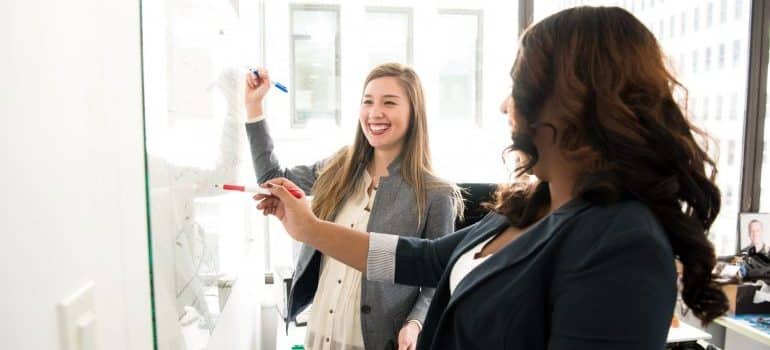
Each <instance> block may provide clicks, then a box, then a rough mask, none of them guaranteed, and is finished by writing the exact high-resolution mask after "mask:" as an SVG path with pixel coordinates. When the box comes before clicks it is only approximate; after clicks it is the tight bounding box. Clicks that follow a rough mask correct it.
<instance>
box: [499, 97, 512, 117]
mask: <svg viewBox="0 0 770 350" xmlns="http://www.w3.org/2000/svg"><path fill="white" fill-rule="evenodd" d="M508 108H511V96H507V97H505V99H503V103H501V104H500V112H502V113H503V114H508Z"/></svg>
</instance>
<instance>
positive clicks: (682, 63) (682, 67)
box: [677, 52, 687, 73]
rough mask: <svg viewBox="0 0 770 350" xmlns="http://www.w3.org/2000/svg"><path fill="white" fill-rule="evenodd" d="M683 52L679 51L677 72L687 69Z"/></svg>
mask: <svg viewBox="0 0 770 350" xmlns="http://www.w3.org/2000/svg"><path fill="white" fill-rule="evenodd" d="M685 56H686V55H685V53H684V52H681V53H679V64H678V65H677V67H679V73H684V70H685V69H687V61H686V60H685Z"/></svg>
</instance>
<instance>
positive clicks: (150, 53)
mask: <svg viewBox="0 0 770 350" xmlns="http://www.w3.org/2000/svg"><path fill="white" fill-rule="evenodd" d="M239 12H240V9H239V6H238V1H230V0H218V1H216V0H215V1H196V0H166V1H159V2H147V1H145V2H143V11H142V15H143V16H142V29H143V56H144V57H143V59H144V68H143V76H144V92H145V94H144V97H145V135H146V136H145V147H146V155H147V180H148V191H149V197H148V201H149V204H148V206H149V219H150V232H151V244H152V251H151V258H152V267H153V287H154V294H155V300H154V301H155V307H154V310H153V315H154V317H155V320H156V330H155V331H156V334H157V337H158V345H159V348H160V349H205V348H211V347H210V346H209V345H210V344H214V343H218V344H226V343H227V342H226V341H224V342H223V341H219V342H217V341H214V340H215V339H214V338H213V337H215V336H216V334H237V333H239V332H238V331H233V330H221V329H217V327H218V326H219V325H220V324H221V322H219V321H220V320H223V319H228V320H229V321H228V322H226V324H230V325H231V326H228V327H231V328H232V327H243V328H244V329H248V328H251V329H252V330H253V329H255V328H256V327H253V326H254V325H253V324H249V323H248V322H246V323H244V322H239V321H244V320H246V321H249V322H253V321H254V320H255V319H257V317H255V316H254V315H253V314H252V315H250V316H249V315H245V314H246V313H249V312H252V313H254V312H258V308H256V309H257V310H255V311H250V310H254V309H255V308H254V305H244V304H243V303H254V302H255V300H256V301H258V298H257V297H258V295H254V293H257V291H258V290H259V288H258V287H255V285H256V284H257V283H256V282H261V281H259V278H258V276H260V275H263V274H262V270H260V266H259V264H260V262H261V260H260V259H257V258H255V257H257V256H259V254H260V253H261V250H262V242H261V236H260V235H259V234H258V233H259V231H260V230H259V228H260V227H262V225H264V223H263V222H262V221H261V220H262V219H261V216H259V215H257V212H256V210H255V209H254V203H253V200H252V199H251V198H250V197H249V196H248V195H245V194H240V193H237V194H233V193H222V192H220V191H219V190H218V189H216V188H214V185H215V184H222V183H243V184H253V183H255V181H256V179H255V176H254V174H253V170H252V167H251V162H250V159H249V157H248V150H247V149H246V145H247V142H246V139H245V131H244V130H243V128H244V126H243V121H244V120H245V118H244V116H243V115H242V105H243V102H242V101H243V96H242V92H241V91H242V89H243V81H242V79H243V75H244V74H245V73H246V70H245V67H246V65H247V64H246V61H247V60H246V58H245V57H246V54H245V53H244V46H245V45H244V37H245V36H246V31H245V30H244V29H242V26H241V22H242V19H241V18H240V15H239ZM249 36H250V35H249ZM245 271H247V272H248V273H245ZM244 279H248V281H245V282H244ZM239 285H242V286H244V288H243V289H244V290H241V291H240V292H238V293H233V291H234V290H237V288H238V287H239ZM230 295H236V296H237V297H236V298H234V299H237V300H241V301H239V303H241V305H238V306H237V307H235V308H231V309H232V310H234V311H231V313H232V314H233V315H237V316H230V317H228V316H227V315H226V314H227V312H228V306H229V304H228V301H229V300H230V298H229V296H230ZM244 310H246V311H244ZM239 323H243V324H239ZM215 329H217V332H214V330H215ZM249 334H250V335H247V336H251V337H254V336H255V335H254V332H253V331H252V332H249ZM228 337H229V336H228ZM233 341H236V342H237V343H238V344H241V343H242V344H251V343H253V342H254V340H253V339H251V340H246V341H239V340H237V339H234V340H233ZM230 343H231V344H232V342H230ZM223 346H224V347H227V348H238V347H240V346H235V347H233V346H225V345H223ZM244 346H246V345H244Z"/></svg>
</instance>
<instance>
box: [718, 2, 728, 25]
mask: <svg viewBox="0 0 770 350" xmlns="http://www.w3.org/2000/svg"><path fill="white" fill-rule="evenodd" d="M719 22H720V23H722V24H724V23H727V0H721V3H720V5H719Z"/></svg>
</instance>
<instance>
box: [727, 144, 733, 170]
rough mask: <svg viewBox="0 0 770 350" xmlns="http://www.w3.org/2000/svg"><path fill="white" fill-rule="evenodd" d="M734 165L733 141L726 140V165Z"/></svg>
mask: <svg viewBox="0 0 770 350" xmlns="http://www.w3.org/2000/svg"><path fill="white" fill-rule="evenodd" d="M733 164H735V140H727V165H730V166H731V165H733Z"/></svg>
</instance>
